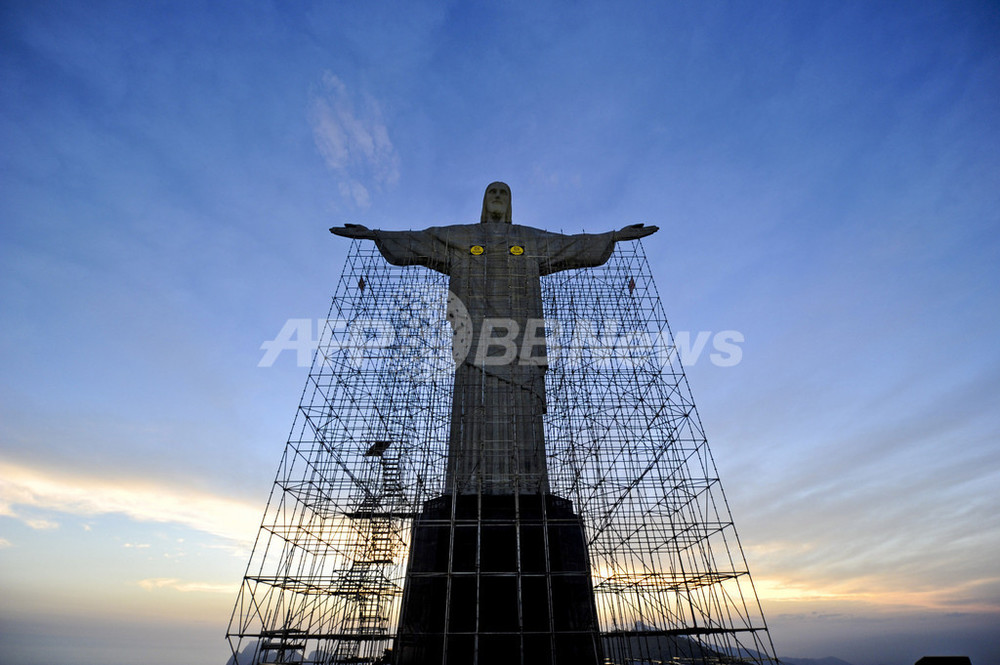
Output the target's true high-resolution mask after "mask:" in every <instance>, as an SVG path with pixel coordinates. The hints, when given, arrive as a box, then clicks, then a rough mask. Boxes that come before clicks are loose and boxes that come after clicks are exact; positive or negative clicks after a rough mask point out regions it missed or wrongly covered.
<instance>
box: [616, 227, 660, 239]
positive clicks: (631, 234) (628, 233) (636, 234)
mask: <svg viewBox="0 0 1000 665" xmlns="http://www.w3.org/2000/svg"><path fill="white" fill-rule="evenodd" d="M659 230H660V227H659V226H646V225H645V224H631V225H629V226H626V227H625V228H623V229H622V230H621V231H615V241H616V242H621V241H625V240H638V239H639V238H645V237H646V236H650V235H653V234H654V233H656V232H657V231H659Z"/></svg>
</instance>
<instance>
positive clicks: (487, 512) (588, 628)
mask: <svg viewBox="0 0 1000 665" xmlns="http://www.w3.org/2000/svg"><path fill="white" fill-rule="evenodd" d="M453 499H454V500H453ZM600 650H601V649H600V639H599V637H598V632H597V612H596V609H595V603H594V592H593V587H592V584H591V580H590V563H589V560H588V557H587V544H586V539H585V538H584V531H583V523H582V521H581V520H580V518H579V517H578V516H577V515H576V514H575V513H574V512H573V506H572V504H571V503H570V502H569V501H567V500H566V499H563V498H560V497H557V496H554V495H552V494H544V495H527V494H520V495H456V496H454V497H452V496H442V497H439V498H437V499H432V500H431V501H428V502H426V503H425V504H424V507H423V510H422V511H421V513H420V515H419V516H418V517H417V519H416V520H415V522H414V525H413V540H412V546H411V549H410V558H409V564H408V568H407V573H406V584H405V590H404V594H403V606H402V612H401V615H400V622H399V630H398V633H397V638H396V642H395V648H394V652H395V657H394V663H395V664H396V665H438V664H442V665H444V664H447V665H494V664H497V665H499V664H501V663H502V664H503V665H512V664H517V663H521V664H522V665H528V664H530V665H556V664H559V665H563V664H569V663H573V664H574V665H576V664H579V665H592V664H593V665H596V664H597V663H600V662H601V656H600Z"/></svg>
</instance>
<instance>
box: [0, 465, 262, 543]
mask: <svg viewBox="0 0 1000 665" xmlns="http://www.w3.org/2000/svg"><path fill="white" fill-rule="evenodd" d="M38 511H51V512H56V513H66V514H71V515H83V516H88V517H92V516H97V515H105V514H120V515H126V516H127V517H130V518H132V519H134V520H138V521H143V522H172V523H175V524H181V525H184V526H186V527H189V528H192V529H197V530H198V531H203V532H205V533H209V534H213V535H215V536H219V537H221V538H225V539H227V540H231V541H234V542H243V541H246V540H247V539H249V538H252V536H253V534H254V533H255V532H256V527H257V525H258V524H259V522H260V507H259V506H251V505H248V504H245V503H240V502H238V501H233V500H232V499H227V498H225V497H220V496H214V495H211V494H207V493H204V492H196V491H192V490H190V489H187V488H184V487H174V486H169V485H163V484H154V483H144V482H142V481H136V482H132V483H127V484H126V483H118V482H109V481H108V480H106V479H102V478H96V477H90V476H73V475H63V474H58V473H55V472H52V471H48V470H43V469H36V468H28V467H24V466H19V465H14V464H8V463H5V462H0V514H2V515H6V516H8V517H13V518H15V519H19V520H21V521H22V522H24V523H25V524H27V525H28V526H30V527H32V528H35V529H39V528H54V527H55V526H57V524H56V523H55V522H53V521H52V520H51V519H49V518H39V517H37V516H36V513H37V512H38ZM29 513H30V515H29Z"/></svg>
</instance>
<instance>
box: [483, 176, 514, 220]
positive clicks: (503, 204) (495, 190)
mask: <svg viewBox="0 0 1000 665" xmlns="http://www.w3.org/2000/svg"><path fill="white" fill-rule="evenodd" d="M509 207H510V189H508V188H507V186H506V185H504V184H503V183H494V184H492V185H490V186H489V187H488V188H487V189H486V213H487V215H488V216H489V218H490V219H496V220H498V221H503V220H504V219H505V217H506V216H507V209H508V208H509Z"/></svg>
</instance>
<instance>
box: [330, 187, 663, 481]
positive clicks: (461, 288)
mask: <svg viewBox="0 0 1000 665" xmlns="http://www.w3.org/2000/svg"><path fill="white" fill-rule="evenodd" d="M330 230H331V232H333V233H335V234H337V235H342V236H346V237H351V238H362V239H370V240H374V241H375V244H376V245H377V247H378V249H379V251H380V252H381V254H382V256H383V257H384V258H385V259H386V261H388V262H389V263H391V264H393V265H398V266H409V265H419V266H424V267H427V268H430V269H432V270H436V271H438V272H441V273H444V274H446V275H448V276H449V277H450V284H449V289H450V291H451V300H450V304H449V308H448V313H447V316H448V318H449V321H450V322H451V324H452V328H453V333H454V343H453V350H454V356H455V361H456V370H455V387H454V396H453V403H452V422H451V433H450V441H449V450H448V468H447V474H446V487H445V490H446V492H448V493H451V492H453V491H454V492H457V493H459V494H479V493H481V494H538V493H543V494H544V493H546V492H548V478H547V474H546V465H545V443H544V434H543V423H542V416H543V415H544V413H545V378H544V377H545V371H546V368H547V359H546V348H545V341H544V339H545V332H544V321H543V312H542V291H541V279H540V278H541V277H543V276H545V275H550V274H552V273H556V272H559V271H562V270H571V269H575V268H587V267H591V266H599V265H601V264H603V263H604V262H606V261H607V260H608V258H610V256H611V253H612V251H613V250H614V246H615V242H619V241H625V240H634V239H637V238H641V237H643V236H646V235H649V234H651V233H653V232H655V231H656V230H657V229H656V227H644V226H643V225H641V224H639V225H634V226H628V227H625V228H624V229H622V230H621V231H609V232H606V233H599V234H588V233H581V234H573V235H565V234H561V233H553V232H550V231H543V230H541V229H536V228H532V227H529V226H520V225H517V224H513V223H512V221H511V194H510V188H509V187H508V186H507V185H506V184H504V183H502V182H494V183H491V184H490V185H489V186H488V187H487V188H486V194H485V196H484V199H483V212H482V218H481V221H480V223H478V224H456V225H450V226H435V227H431V228H427V229H424V230H422V231H381V230H372V229H367V228H365V227H363V226H357V225H347V226H344V227H336V228H333V229H330Z"/></svg>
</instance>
